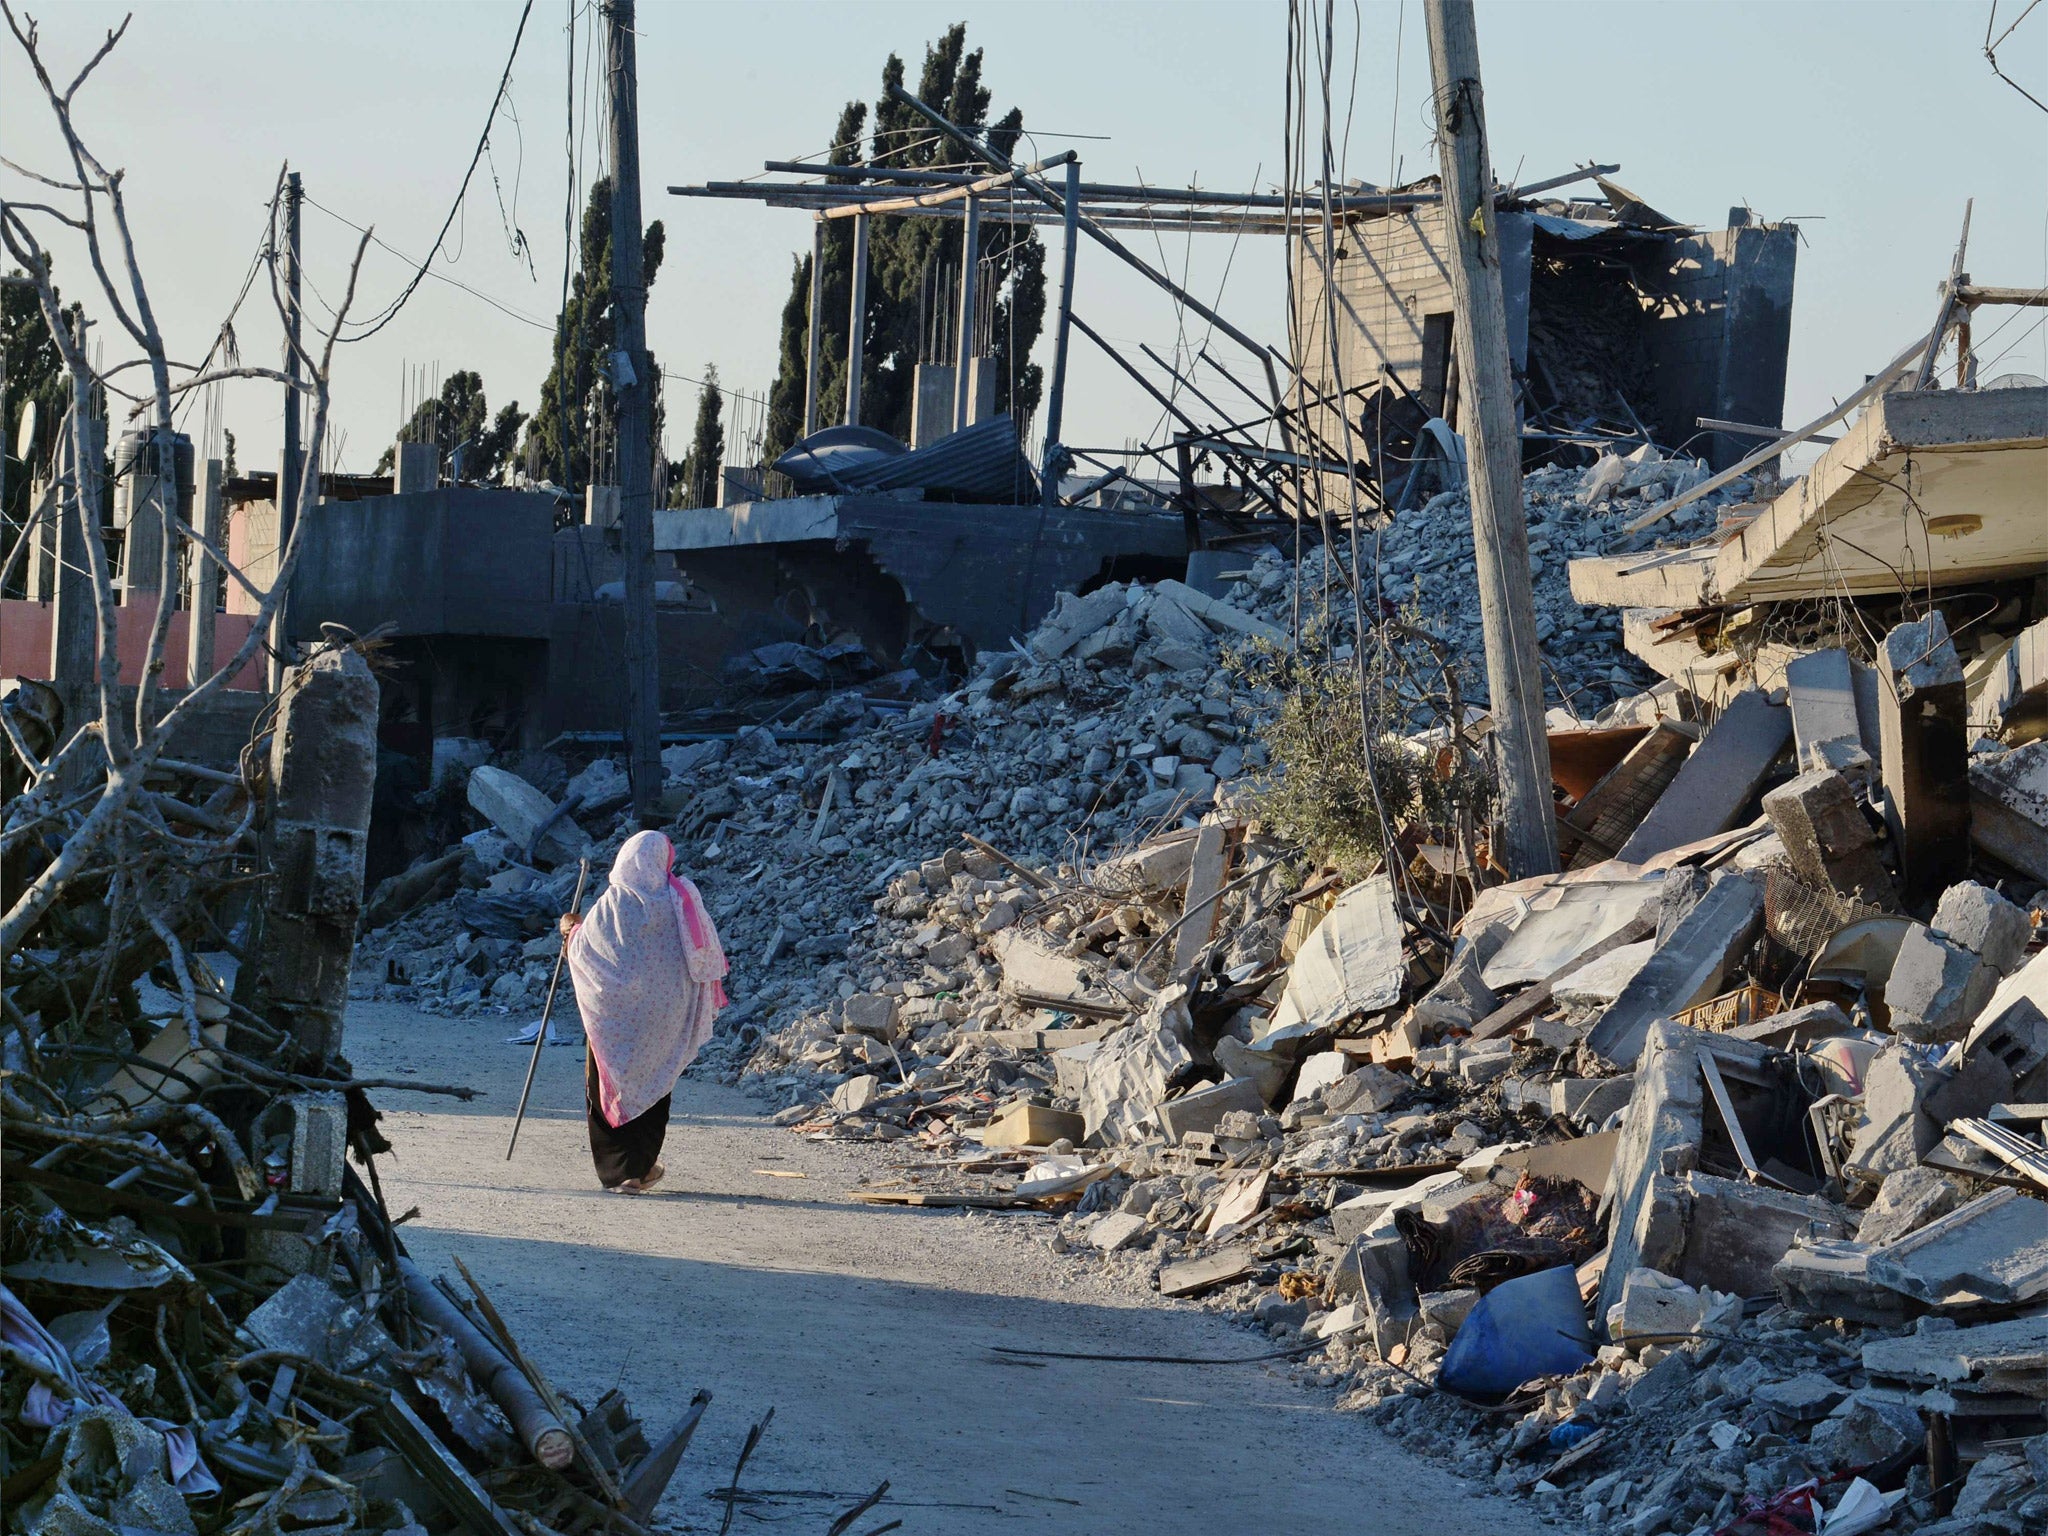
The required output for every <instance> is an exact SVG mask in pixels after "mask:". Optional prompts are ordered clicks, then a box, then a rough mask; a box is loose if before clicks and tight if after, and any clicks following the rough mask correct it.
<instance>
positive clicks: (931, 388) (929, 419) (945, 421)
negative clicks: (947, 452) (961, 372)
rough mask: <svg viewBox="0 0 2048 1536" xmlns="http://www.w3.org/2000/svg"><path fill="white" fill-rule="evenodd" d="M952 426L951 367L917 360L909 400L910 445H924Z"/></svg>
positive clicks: (922, 446) (916, 446) (946, 364)
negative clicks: (914, 387) (914, 381)
mask: <svg viewBox="0 0 2048 1536" xmlns="http://www.w3.org/2000/svg"><path fill="white" fill-rule="evenodd" d="M952 430H953V368H952V366H951V365H950V364H948V363H919V364H918V365H917V382H916V393H915V394H914V395H913V396H912V397H911V401H910V446H911V447H913V448H924V447H928V446H930V445H931V444H933V443H936V442H937V441H938V440H939V439H940V438H942V437H944V436H946V435H947V434H948V433H949V432H951V431H952Z"/></svg>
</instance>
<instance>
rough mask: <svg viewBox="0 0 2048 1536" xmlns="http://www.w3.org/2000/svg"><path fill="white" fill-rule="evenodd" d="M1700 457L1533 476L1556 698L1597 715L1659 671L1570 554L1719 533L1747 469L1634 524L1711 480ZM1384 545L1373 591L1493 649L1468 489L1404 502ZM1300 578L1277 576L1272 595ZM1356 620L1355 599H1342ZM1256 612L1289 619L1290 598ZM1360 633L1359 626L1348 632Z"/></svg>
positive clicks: (1315, 556)
mask: <svg viewBox="0 0 2048 1536" xmlns="http://www.w3.org/2000/svg"><path fill="white" fill-rule="evenodd" d="M1706 473H1707V472H1706V466H1705V465H1703V464H1701V463H1700V462H1698V461H1697V460H1695V459H1689V458H1683V457H1666V456H1665V455H1663V454H1661V453H1660V452H1659V451H1658V450H1657V449H1656V448H1655V447H1652V446H1650V445H1649V444H1644V445H1643V446H1641V447H1639V448H1637V449H1636V450H1635V451H1633V452H1632V453H1630V454H1629V455H1627V456H1626V457H1617V456H1616V455H1614V454H1612V453H1603V454H1602V455H1601V456H1600V457H1599V459H1598V460H1597V461H1596V462H1595V463H1594V464H1592V465H1591V466H1589V467H1587V468H1585V469H1573V468H1567V467H1565V466H1562V465H1549V466H1546V467H1544V468H1542V469H1538V470H1535V471H1533V472H1531V473H1530V474H1529V475H1528V476H1527V477H1525V479H1524V480H1523V483H1522V500H1523V506H1524V508H1525V510H1526V514H1527V517H1528V524H1529V568H1530V573H1531V576H1532V581H1533V587H1534V592H1535V599H1536V639H1537V643H1538V644H1539V645H1540V646H1542V648H1543V663H1544V679H1543V683H1544V691H1545V693H1546V695H1547V696H1548V697H1549V699H1550V700H1551V702H1552V703H1554V704H1557V705H1560V706H1563V707H1565V708H1566V709H1568V710H1569V711H1570V712H1571V713H1572V714H1574V715H1576V716H1578V717H1579V718H1581V719H1591V718H1592V717H1593V716H1594V715H1595V714H1597V713H1598V712H1599V711H1600V710H1601V709H1602V708H1604V707H1605V706H1607V705H1608V704H1610V703H1612V701H1613V700H1615V699H1617V698H1625V697H1627V696H1629V695H1632V694H1635V693H1639V692H1641V691H1642V689H1643V688H1644V687H1645V686H1646V684H1647V683H1649V682H1650V681H1651V680H1652V676H1653V675H1652V674H1651V673H1650V672H1649V671H1648V670H1647V669H1646V668H1645V667H1644V666H1643V664H1642V663H1641V662H1640V661H1638V660H1637V659H1636V658H1635V657H1633V656H1631V655H1630V654H1629V653H1628V652H1627V651H1626V650H1624V649H1623V648H1622V618H1621V615H1620V614H1618V613H1616V612H1614V611H1612V610H1610V609H1603V608H1595V607H1582V606H1581V605H1580V603H1579V601H1578V600H1577V599H1576V598H1574V597H1573V596H1572V591H1571V577H1570V573H1569V571H1568V569H1567V567H1568V564H1569V562H1570V561H1571V560H1572V559H1574V558H1576V557H1578V556H1581V555H1589V554H1596V553H1599V554H1605V553H1622V552H1627V551H1630V550H1634V549H1647V548H1650V547H1651V546H1652V544H1653V543H1657V544H1678V545H1684V544H1689V543H1692V542H1694V541H1696V540H1699V539H1702V538H1708V537H1711V536H1712V535H1713V534H1714V533H1715V530H1716V526H1717V519H1718V518H1719V517H1720V515H1721V512H1722V509H1723V508H1726V507H1730V506H1736V505H1739V504H1741V503H1742V501H1743V500H1744V499H1745V497H1746V496H1748V495H1749V494H1750V493H1751V489H1752V488H1751V484H1750V482H1749V481H1748V480H1747V479H1741V480H1737V481H1734V482H1732V483H1731V484H1730V485H1728V486H1725V487H1723V488H1722V489H1720V490H1719V491H1716V492H1713V493H1711V494H1709V495H1706V496H1703V497H1701V498H1699V499H1698V500H1697V501H1694V502H1692V503H1691V504H1689V505H1688V506H1686V507H1684V508H1682V509H1681V510H1680V511H1679V513H1678V514H1677V515H1676V516H1675V517H1673V518H1672V519H1671V520H1670V522H1669V524H1668V525H1667V526H1662V527H1659V528H1657V529H1655V530H1645V531H1644V532H1641V533H1637V534H1633V535H1631V534H1628V533H1627V532H1626V530H1625V526H1624V525H1626V524H1627V523H1628V522H1629V521H1630V520H1631V519H1633V518H1634V517H1635V516H1637V515H1638V514H1639V513H1641V512H1642V511H1643V510H1644V509H1645V508H1647V507H1649V506H1652V505H1654V504H1656V503H1657V502H1658V501H1660V500H1662V499H1663V498H1664V497H1666V496H1670V495H1675V494H1677V493H1679V492H1681V491H1685V490H1688V489H1690V488H1691V487H1692V486H1694V485H1696V484H1698V483H1699V482H1700V481H1702V480H1704V479H1705V478H1706ZM1372 537H1373V538H1374V541H1375V542H1374V546H1373V547H1376V548H1377V549H1378V550H1379V555H1378V560H1377V565H1376V566H1374V565H1373V564H1372V563H1371V562H1370V561H1368V569H1369V570H1376V572H1377V584H1376V587H1375V585H1374V583H1373V580H1372V578H1371V577H1368V588H1367V590H1368V593H1369V594H1371V595H1376V596H1377V597H1379V598H1380V599H1381V601H1383V602H1384V603H1386V604H1388V605H1390V606H1391V607H1392V608H1394V609H1399V610H1403V611H1405V612H1406V613H1407V614H1409V615H1410V616H1411V617H1412V622H1414V623H1415V624H1417V625H1418V626H1420V627H1422V628H1425V629H1427V630H1429V631H1430V632H1431V633H1433V634H1435V635H1436V636H1438V637H1439V638H1440V639H1442V640H1443V641H1445V642H1446V643H1447V644H1448V646H1449V648H1450V650H1451V653H1452V654H1453V655H1456V656H1460V657H1476V656H1478V655H1480V654H1481V652H1482V645H1481V637H1480V622H1479V590H1478V585H1477V583H1476V581H1475V579H1474V575H1473V571H1474V564H1473V553H1472V507H1471V502H1470V499H1469V497H1468V496H1467V494H1466V493H1465V492H1464V491H1463V490H1456V491H1445V492H1442V493H1440V494H1439V495H1436V496H1434V497H1432V498H1430V499H1429V500H1428V501H1427V502H1425V503H1423V504H1422V505H1421V506H1417V507H1411V508H1409V509H1407V510H1405V511H1401V512H1397V513H1396V514H1394V516H1392V517H1391V518H1389V519H1388V520H1387V521H1386V523H1385V524H1384V525H1383V526H1382V527H1381V528H1380V529H1378V530H1376V532H1375V534H1374V535H1372ZM1303 573H1304V582H1303V585H1304V587H1305V588H1306V589H1307V590H1309V591H1312V592H1313V591H1319V590H1320V589H1321V587H1322V579H1323V575H1324V562H1323V554H1322V551H1320V550H1315V551H1311V552H1310V553H1309V555H1308V556H1307V557H1306V559H1305V560H1304V562H1303ZM1291 585H1292V583H1291V582H1289V583H1278V582H1276V583H1273V584H1272V585H1271V586H1270V587H1268V588H1266V589H1265V590H1266V591H1267V592H1268V593H1269V594H1270V593H1273V592H1277V591H1279V590H1281V589H1282V588H1283V586H1284V587H1286V588H1291ZM1336 606H1337V609H1338V611H1339V612H1340V613H1341V615H1342V620H1343V622H1344V624H1345V628H1346V629H1347V630H1348V619H1349V613H1348V608H1346V606H1345V605H1344V604H1342V603H1339V604H1337V605H1336ZM1254 611H1255V612H1259V613H1260V614H1261V616H1262V617H1267V618H1269V619H1272V620H1274V621H1275V622H1279V623H1283V624H1284V623H1285V619H1284V618H1283V617H1282V616H1281V612H1282V609H1281V605H1280V604H1273V605H1271V606H1270V607H1268V606H1255V608H1254ZM1344 638H1346V639H1348V638H1349V636H1348V633H1347V634H1346V635H1345V637H1344ZM1470 697H1472V698H1473V699H1474V700H1475V701H1476V702H1478V703H1481V704H1484V703H1485V702H1486V679H1485V676H1484V674H1483V670H1482V669H1475V675H1474V677H1473V678H1472V680H1471V687H1470Z"/></svg>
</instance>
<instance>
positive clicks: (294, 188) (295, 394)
mask: <svg viewBox="0 0 2048 1536" xmlns="http://www.w3.org/2000/svg"><path fill="white" fill-rule="evenodd" d="M305 199H306V190H305V187H304V186H303V185H302V184H301V183H300V181H299V173H298V172H297V171H293V172H292V173H291V174H290V175H289V176H287V177H286V178H285V183H284V247H285V250H284V262H285V267H284V295H285V338H284V376H285V378H286V379H287V380H288V381H289V382H288V383H286V385H285V387H284V453H283V455H282V456H281V457H280V458H279V460H278V465H277V558H278V561H279V562H280V564H282V562H283V560H284V552H285V550H286V549H287V548H288V547H289V546H290V544H291V541H292V528H293V526H294V525H295V524H296V523H297V522H298V520H299V481H300V479H301V478H302V476H303V475H304V473H305V470H304V466H303V465H301V464H300V463H299V205H300V204H301V203H303V202H304V201H305ZM163 472H164V471H163V469H162V467H161V465H159V468H158V473H159V474H161V473H163ZM172 476H173V478H174V479H175V478H176V471H175V466H173V470H172ZM166 536H167V537H168V534H167V535H166ZM291 651H292V594H291V589H290V588H289V587H287V588H286V589H285V591H284V595H283V596H282V597H281V598H279V599H278V604H277V609H276V611H275V613H274V614H273V615H272V617H271V621H270V691H271V692H272V693H273V694H275V693H278V692H280V691H281V690H282V689H283V688H284V680H285V674H286V673H288V672H289V671H290V670H291Z"/></svg>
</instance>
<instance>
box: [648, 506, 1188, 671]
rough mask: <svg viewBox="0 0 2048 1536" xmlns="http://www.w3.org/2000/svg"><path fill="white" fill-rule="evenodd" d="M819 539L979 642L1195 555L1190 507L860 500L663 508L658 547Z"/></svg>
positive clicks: (1022, 630) (761, 545)
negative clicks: (1103, 586) (1073, 598)
mask: <svg viewBox="0 0 2048 1536" xmlns="http://www.w3.org/2000/svg"><path fill="white" fill-rule="evenodd" d="M818 543H823V544H825V545H827V546H828V547H832V548H838V549H842V550H843V549H846V548H848V547H850V546H859V547H861V548H864V549H865V550H866V551H867V553H868V554H869V555H870V556H871V557H872V558H873V559H874V562H875V564H876V565H877V566H879V567H880V568H881V569H882V570H883V571H884V572H886V573H887V574H888V575H889V576H891V577H893V578H894V579H895V581H896V582H897V584H898V585H900V586H901V587H902V589H903V595H904V597H905V598H906V599H907V600H908V601H909V603H910V604H911V606H912V607H913V608H915V609H916V610H917V611H918V612H919V613H920V614H922V615H923V617H924V618H925V619H926V620H928V621H929V622H932V623H935V624H949V625H951V626H952V627H953V628H954V629H956V630H958V631H959V632H960V633H961V634H962V635H964V636H966V637H967V638H968V639H970V640H971V641H972V642H973V643H974V645H975V647H976V648H977V649H987V648H991V647H1000V646H1003V645H1007V644H1008V643H1009V642H1010V640H1011V639H1012V638H1014V637H1018V636H1022V635H1028V634H1029V633H1030V632H1031V630H1032V628H1033V627H1034V626H1035V625H1036V624H1037V623H1038V621H1039V620H1040V619H1042V618H1044V617H1045V615H1046V614H1047V613H1049V612H1051V610H1052V606H1053V603H1054V601H1055V599H1056V598H1057V597H1058V595H1059V594H1060V593H1061V592H1063V591H1064V592H1073V591H1077V590H1079V589H1080V588H1081V587H1083V586H1085V585H1087V584H1089V583H1090V582H1092V581H1094V580H1096V579H1097V578H1099V577H1103V576H1105V575H1106V576H1108V577H1110V578H1117V577H1119V576H1128V575H1131V574H1135V573H1139V572H1144V573H1146V574H1150V575H1164V574H1169V571H1168V569H1167V568H1168V567H1169V566H1170V567H1173V568H1175V569H1177V568H1178V567H1179V566H1180V565H1181V564H1182V563H1184V562H1185V561H1186V559H1187V532H1186V528H1185V525H1184V524H1183V522H1182V519H1181V515H1180V514H1179V513H1178V512H1173V513H1167V514H1165V515H1156V514H1151V513H1132V512H1105V511H1099V510H1096V509H1093V508H1088V507H1039V506H984V505H980V504H978V503H966V502H934V501H918V500H915V499H908V498H905V497H901V496H890V495H872V496H861V495H849V496H793V497H788V498H786V499H781V500H772V501H753V502H741V503H739V504H738V505H735V506H730V507H717V508H702V509H697V510H688V511H682V510H671V509H657V510H656V511H655V514H654V547H655V548H656V550H663V551H673V552H675V554H676V555H677V557H678V559H679V560H680V561H681V562H682V563H683V564H685V565H687V563H688V558H689V553H690V552H691V551H696V550H719V549H747V548H757V549H762V550H764V551H766V550H772V549H774V548H775V547H777V546H789V545H798V544H818ZM1148 562H1149V563H1148Z"/></svg>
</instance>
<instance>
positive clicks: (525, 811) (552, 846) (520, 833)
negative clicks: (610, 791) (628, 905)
mask: <svg viewBox="0 0 2048 1536" xmlns="http://www.w3.org/2000/svg"><path fill="white" fill-rule="evenodd" d="M467 793H468V798H469V804H470V807H471V809H473V810H474V811H475V812H476V813H477V814H478V815H479V816H481V817H483V818H484V820H486V821H488V822H489V823H490V824H491V825H492V826H494V827H496V828H497V829H498V830H499V831H500V832H502V833H503V834H504V835H505V839H506V841H508V842H509V843H511V844H512V846H513V848H514V849H515V850H516V851H517V852H518V854H519V855H520V856H521V857H524V856H525V853H526V850H527V849H528V848H529V847H532V848H533V851H534V857H535V858H537V859H539V860H540V861H541V862H542V863H543V864H546V865H549V866H553V865H556V864H565V863H568V862H569V861H571V860H573V859H577V858H580V857H582V855H583V854H584V853H585V852H586V851H587V850H588V849H589V847H590V839H589V838H587V837H585V836H584V835H583V829H582V828H580V827H578V826H577V825H576V823H575V822H573V821H571V820H570V819H569V818H568V817H566V816H564V817H562V818H561V819H560V820H558V821H556V822H555V824H554V825H553V826H551V827H549V828H548V830H547V833H546V835H545V836H543V837H542V838H541V839H540V841H539V843H538V844H537V845H536V844H535V843H534V834H535V833H536V832H538V831H539V830H540V828H541V826H542V825H543V824H544V823H546V821H547V819H548V818H549V817H550V816H552V815H554V811H555V803H554V802H553V801H552V800H550V799H549V798H548V797H547V796H546V795H544V794H542V793H541V792H540V791H539V790H537V789H535V788H534V787H533V786H532V785H531V784H529V783H527V782H526V780H524V779H522V778H520V777H519V775H517V774H516V773H508V772H506V771H505V770H504V769H503V768H494V767H492V766H491V765H490V764H488V763H486V764H484V765H483V766H482V767H480V768H477V769H474V770H472V771H471V773H470V775H469V787H468V791H467Z"/></svg>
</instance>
